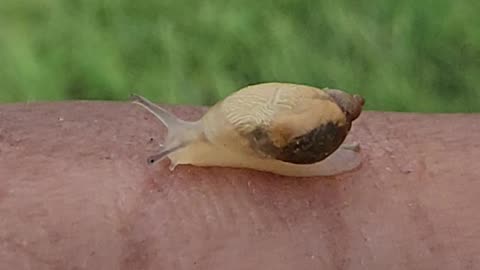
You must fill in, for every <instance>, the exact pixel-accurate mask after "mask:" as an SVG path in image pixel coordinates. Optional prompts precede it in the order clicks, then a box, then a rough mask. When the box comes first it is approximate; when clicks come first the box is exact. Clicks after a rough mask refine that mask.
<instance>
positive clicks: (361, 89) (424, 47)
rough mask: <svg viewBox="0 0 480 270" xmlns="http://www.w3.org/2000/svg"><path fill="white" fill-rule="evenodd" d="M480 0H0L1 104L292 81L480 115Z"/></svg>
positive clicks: (157, 97) (381, 104)
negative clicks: (0, 0)
mask: <svg viewBox="0 0 480 270" xmlns="http://www.w3.org/2000/svg"><path fill="white" fill-rule="evenodd" d="M478 11H480V2H478V1H474V0H457V1H450V0H436V1H433V0H430V1H429V0H405V1H394V0H370V1H366V0H336V1H330V0H326V1H318V0H317V1H314V0H304V1H293V0H291V1H289V0H277V1H258V0H244V1H228V0H205V1H172V0H157V1H153V0H143V1H127V0H77V1H74V0H63V1H61V0H36V1H31V0H2V3H1V4H0V63H1V69H0V102H13V101H43V100H64V99H112V100H125V99H127V98H128V95H129V93H131V92H136V93H139V94H142V95H145V96H147V97H148V98H149V99H152V100H154V101H156V102H161V103H183V104H204V105H211V104H212V103H214V102H215V101H216V100H218V99H219V98H222V97H224V96H226V95H228V94H229V93H231V92H232V91H235V90H236V89H239V88H241V87H243V86H245V85H247V84H254V83H259V82H265V81H282V82H294V83H301V84H309V85H313V86H317V87H330V88H339V89H345V90H347V91H349V92H355V93H361V94H362V95H364V96H365V97H366V99H367V109H373V110H395V111H421V112H473V111H480V91H479V90H478V87H477V85H479V84H480V76H478V75H480V28H479V26H480V16H478Z"/></svg>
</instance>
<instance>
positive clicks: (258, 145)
mask: <svg viewBox="0 0 480 270" xmlns="http://www.w3.org/2000/svg"><path fill="white" fill-rule="evenodd" d="M350 127H351V124H350V123H349V122H348V123H346V124H345V125H343V126H340V125H338V124H337V123H334V122H328V123H326V124H323V125H321V126H319V127H317V128H314V129H313V130H311V131H310V132H308V133H306V134H304V135H301V136H298V137H295V138H293V139H291V140H290V141H289V142H288V144H287V145H285V146H284V147H277V146H275V145H274V144H273V142H272V140H271V139H270V136H269V134H268V132H267V131H266V130H265V129H264V128H261V127H259V128H256V129H255V130H254V131H253V132H252V133H251V134H250V135H249V136H248V137H249V138H250V143H251V146H252V148H253V149H255V150H257V152H259V153H261V154H263V155H265V156H268V157H270V158H274V159H277V160H282V161H285V162H289V163H295V164H312V163H316V162H319V161H322V160H324V159H325V158H327V157H328V156H329V155H331V154H332V153H333V152H334V151H335V150H337V149H338V147H340V145H341V144H342V143H343V141H344V140H345V138H346V136H347V134H348V132H349V131H350Z"/></svg>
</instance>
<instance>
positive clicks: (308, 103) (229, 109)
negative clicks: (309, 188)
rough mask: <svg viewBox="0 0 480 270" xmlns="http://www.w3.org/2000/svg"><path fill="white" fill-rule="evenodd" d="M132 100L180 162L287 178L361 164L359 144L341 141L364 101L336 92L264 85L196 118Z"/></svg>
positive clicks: (166, 149)
mask: <svg viewBox="0 0 480 270" xmlns="http://www.w3.org/2000/svg"><path fill="white" fill-rule="evenodd" d="M132 99H133V102H134V103H136V104H139V105H142V106H143V107H144V108H146V109H147V110H149V111H150V112H151V113H153V114H154V115H155V116H156V117H157V118H158V119H159V120H160V121H162V122H163V124H164V125H165V126H166V127H167V129H168V134H167V137H166V140H165V143H164V144H163V146H162V150H161V151H160V152H159V153H158V154H156V155H154V156H152V157H150V158H149V162H150V163H155V162H157V161H159V160H162V159H164V158H165V157H168V158H169V159H170V162H171V163H170V169H172V170H173V169H174V168H175V167H176V166H177V165H180V164H191V165H195V166H221V167H233V168H248V169H254V170H260V171H266V172H271V173H275V174H280V175H286V176H299V177H308V176H328V175H335V174H340V173H343V172H347V171H350V170H353V169H355V168H356V167H358V166H359V165H360V163H361V159H360V155H359V153H358V145H342V143H343V142H344V140H345V138H346V136H347V135H348V132H349V131H350V129H351V125H352V122H353V121H354V120H355V119H356V118H358V116H359V115H360V113H361V111H362V106H363V105H364V100H363V98H361V97H360V96H357V95H350V94H348V93H345V92H343V91H340V90H330V89H323V90H322V89H318V88H314V87H310V86H305V85H297V84H288V83H263V84H257V85H252V86H248V87H245V88H243V89H240V90H238V91H237V92H234V93H233V94H231V95H230V96H228V97H226V98H225V99H224V100H222V101H220V102H218V103H217V104H215V105H214V106H213V107H211V108H210V109H209V110H208V111H207V113H206V114H205V115H204V116H203V117H202V118H201V119H200V120H198V121H195V122H188V121H184V120H181V119H179V118H177V117H176V116H174V115H173V114H171V113H169V112H167V111H166V110H164V109H163V108H161V107H159V106H157V105H155V104H153V103H151V102H150V101H148V100H147V99H145V98H143V97H140V96H132Z"/></svg>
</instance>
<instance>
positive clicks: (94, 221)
mask: <svg viewBox="0 0 480 270" xmlns="http://www.w3.org/2000/svg"><path fill="white" fill-rule="evenodd" d="M170 108H171V107H170ZM204 111H205V110H204V109H203V110H200V109H193V108H186V107H176V108H175V109H174V110H173V112H174V113H175V114H177V115H179V116H181V117H183V118H184V119H187V120H194V119H198V118H199V117H200V116H201V114H202V112H204ZM164 132H165V129H164V128H163V127H162V125H161V123H160V122H159V121H157V120H156V119H155V118H154V117H153V115H151V114H149V113H148V112H146V111H145V110H143V109H142V108H139V107H138V106H135V105H133V104H130V103H127V102H124V103H103V102H73V103H56V104H28V105H25V104H14V105H0V269H39V270H41V269H478V268H480V211H479V210H478V209H479V205H480V196H479V194H480V166H479V163H478V160H480V140H479V135H478V134H480V115H420V114H400V113H379V112H364V113H362V116H360V118H359V119H358V120H356V121H355V123H354V125H353V128H352V132H351V135H350V136H349V138H348V140H349V141H353V140H354V141H358V142H360V143H361V147H362V155H363V157H364V163H363V165H362V167H361V168H359V169H358V170H356V171H354V172H351V173H347V174H344V175H340V176H336V177H328V178H325V177H323V178H313V179H307V180H306V179H295V178H288V177H279V176H275V175H272V174H269V173H261V172H254V171H249V170H242V169H228V168H195V167H191V166H179V167H177V168H176V170H175V171H173V172H170V171H169V170H168V160H165V161H162V162H160V163H158V164H156V165H154V166H153V167H152V166H149V165H147V162H146V158H147V157H148V156H149V155H151V154H152V153H155V152H156V151H158V147H157V144H158V143H159V142H161V141H162V139H163V135H164ZM151 138H153V141H150V139H151Z"/></svg>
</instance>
